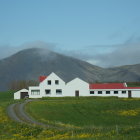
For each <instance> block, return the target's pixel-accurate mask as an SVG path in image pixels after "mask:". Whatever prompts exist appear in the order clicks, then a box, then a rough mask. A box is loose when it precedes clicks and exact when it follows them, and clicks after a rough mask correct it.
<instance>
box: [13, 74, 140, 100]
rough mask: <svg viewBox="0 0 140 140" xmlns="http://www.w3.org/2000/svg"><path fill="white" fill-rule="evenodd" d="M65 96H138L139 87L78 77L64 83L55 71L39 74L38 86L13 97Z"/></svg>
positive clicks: (139, 93)
mask: <svg viewBox="0 0 140 140" xmlns="http://www.w3.org/2000/svg"><path fill="white" fill-rule="evenodd" d="M27 96H29V98H42V97H65V96H77V97H78V96H117V97H126V98H128V97H140V87H127V84H126V83H100V84H99V83H98V84H89V83H87V82H85V81H83V80H81V79H79V78H75V79H73V80H72V81H70V82H68V83H65V81H63V80H62V79H61V78H60V77H59V76H57V75H56V74H55V73H51V74H50V75H49V76H47V77H46V76H41V77H40V84H39V86H32V87H29V90H26V89H23V90H20V91H18V92H16V93H14V99H21V98H24V97H27Z"/></svg>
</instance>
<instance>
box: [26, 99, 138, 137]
mask: <svg viewBox="0 0 140 140" xmlns="http://www.w3.org/2000/svg"><path fill="white" fill-rule="evenodd" d="M26 111H27V112H28V113H29V114H30V115H31V116H33V117H34V118H35V119H36V120H39V121H41V122H44V123H46V124H51V125H54V126H57V127H60V128H61V127H65V130H67V131H68V132H69V131H72V130H73V131H74V132H75V134H76V135H77V134H79V133H83V134H85V135H87V137H88V136H89V135H90V137H93V139H94V138H99V139H102V138H104V139H105V137H106V139H119V137H120V139H133V138H135V139H140V133H139V132H140V125H139V124H140V119H139V118H140V99H118V98H114V97H110V98H107V97H106V98H103V97H80V98H72V97H69V98H44V100H40V101H37V102H31V103H29V104H28V105H27V106H26ZM85 138H86V137H85ZM90 139H91V138H90Z"/></svg>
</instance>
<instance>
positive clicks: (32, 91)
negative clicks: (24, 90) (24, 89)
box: [31, 90, 40, 95]
mask: <svg viewBox="0 0 140 140" xmlns="http://www.w3.org/2000/svg"><path fill="white" fill-rule="evenodd" d="M31 95H40V90H31Z"/></svg>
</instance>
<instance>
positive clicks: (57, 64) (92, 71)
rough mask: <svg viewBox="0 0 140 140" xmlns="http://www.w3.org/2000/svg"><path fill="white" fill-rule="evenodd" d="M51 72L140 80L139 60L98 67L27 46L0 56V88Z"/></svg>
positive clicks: (87, 77) (66, 77) (100, 79)
mask: <svg viewBox="0 0 140 140" xmlns="http://www.w3.org/2000/svg"><path fill="white" fill-rule="evenodd" d="M51 72H55V73H56V74H57V75H58V76H60V77H61V78H62V79H64V81H66V82H68V81H70V80H72V79H73V78H76V77H79V78H81V79H83V80H85V81H87V82H89V83H91V82H115V81H119V82H123V81H125V82H127V81H129V82H133V81H134V82H136V81H140V64H135V65H127V66H120V67H115V68H102V67H98V66H96V65H92V64H90V63H88V62H85V61H83V60H79V59H76V58H73V57H70V56H65V55H62V54H59V53H56V52H53V51H50V50H48V49H42V48H30V49H24V50H22V51H19V52H17V53H15V54H13V55H12V56H9V57H7V58H4V59H1V60H0V83H1V84H0V90H7V89H8V85H9V84H10V82H12V81H14V80H37V79H38V77H39V76H40V75H48V74H50V73H51Z"/></svg>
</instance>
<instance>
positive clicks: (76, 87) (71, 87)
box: [64, 78, 89, 96]
mask: <svg viewBox="0 0 140 140" xmlns="http://www.w3.org/2000/svg"><path fill="white" fill-rule="evenodd" d="M76 91H79V96H89V84H88V83H86V82H85V81H83V80H81V79H79V78H75V79H74V80H72V81H70V82H69V83H67V84H66V88H65V94H64V96H75V92H76Z"/></svg>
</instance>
